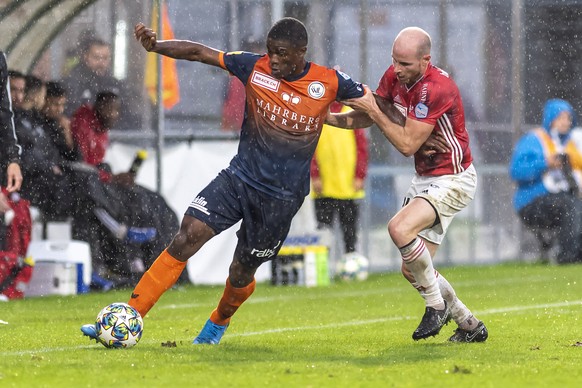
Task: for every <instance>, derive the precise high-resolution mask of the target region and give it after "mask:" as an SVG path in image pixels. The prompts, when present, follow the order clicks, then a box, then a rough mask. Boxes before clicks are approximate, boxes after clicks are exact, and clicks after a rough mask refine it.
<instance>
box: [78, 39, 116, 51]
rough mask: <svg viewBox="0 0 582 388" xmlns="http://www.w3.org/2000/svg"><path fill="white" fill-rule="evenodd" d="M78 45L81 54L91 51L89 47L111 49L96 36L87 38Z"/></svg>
mask: <svg viewBox="0 0 582 388" xmlns="http://www.w3.org/2000/svg"><path fill="white" fill-rule="evenodd" d="M80 44H81V52H82V53H88V52H89V50H91V47H93V46H107V47H111V45H110V44H109V43H108V42H106V41H104V40H103V39H101V38H98V37H96V36H91V37H87V38H86V39H84V40H83V41H82V42H80Z"/></svg>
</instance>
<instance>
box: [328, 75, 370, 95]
mask: <svg viewBox="0 0 582 388" xmlns="http://www.w3.org/2000/svg"><path fill="white" fill-rule="evenodd" d="M335 72H336V75H337V84H338V88H337V97H336V99H337V100H347V99H349V98H358V97H362V96H363V95H364V87H363V86H362V84H361V83H359V82H355V81H354V80H353V79H352V78H351V77H350V76H349V75H347V74H346V73H342V72H341V71H337V70H336V71H335Z"/></svg>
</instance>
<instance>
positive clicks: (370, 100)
mask: <svg viewBox="0 0 582 388" xmlns="http://www.w3.org/2000/svg"><path fill="white" fill-rule="evenodd" d="M363 86H364V92H365V93H364V95H363V96H362V97H359V98H350V99H348V100H343V101H342V103H344V104H345V105H347V106H349V107H350V108H352V109H355V110H359V111H362V112H365V113H367V114H370V112H372V111H374V110H379V108H378V104H376V98H375V97H374V93H373V92H372V89H370V87H369V86H368V85H363Z"/></svg>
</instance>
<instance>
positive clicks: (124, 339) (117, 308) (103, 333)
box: [95, 302, 143, 348]
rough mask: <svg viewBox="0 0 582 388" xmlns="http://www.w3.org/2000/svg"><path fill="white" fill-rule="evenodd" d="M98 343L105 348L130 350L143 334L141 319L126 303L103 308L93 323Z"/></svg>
mask: <svg viewBox="0 0 582 388" xmlns="http://www.w3.org/2000/svg"><path fill="white" fill-rule="evenodd" d="M95 325H96V328H97V334H98V337H99V342H101V343H102V344H103V345H104V346H105V347H106V348H130V347H132V346H135V345H137V343H138V342H139V340H140V338H141V334H142V332H143V319H142V318H141V315H140V314H139V312H138V311H137V310H136V309H134V308H133V307H131V306H130V305H128V304H127V303H121V302H119V303H112V304H110V305H109V306H107V307H105V308H104V309H103V310H101V312H100V313H99V315H97V320H96V322H95Z"/></svg>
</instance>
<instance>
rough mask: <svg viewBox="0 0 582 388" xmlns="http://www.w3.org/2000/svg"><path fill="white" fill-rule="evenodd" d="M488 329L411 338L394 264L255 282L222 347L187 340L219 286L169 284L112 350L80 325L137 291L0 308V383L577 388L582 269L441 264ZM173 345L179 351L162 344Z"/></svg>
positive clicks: (408, 304) (410, 314)
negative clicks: (134, 330)
mask: <svg viewBox="0 0 582 388" xmlns="http://www.w3.org/2000/svg"><path fill="white" fill-rule="evenodd" d="M442 272H443V273H444V274H445V276H446V277H447V278H448V279H449V281H450V282H451V283H452V284H453V285H454V286H455V288H456V291H457V293H458V294H459V296H460V297H461V298H462V300H463V301H464V302H465V303H466V304H467V305H468V306H469V307H471V309H472V310H473V311H474V312H475V314H476V315H477V316H478V318H480V319H482V320H483V321H484V322H485V323H486V325H487V327H488V329H489V332H490V338H489V340H488V341H487V342H486V343H481V344H452V343H448V341H447V338H448V337H449V336H450V335H451V334H452V331H453V330H454V324H453V323H451V324H449V326H447V327H445V328H444V329H443V331H442V332H441V334H440V335H439V336H437V337H435V338H431V339H429V340H424V341H419V342H414V341H412V339H411V337H410V336H411V333H412V331H413V330H414V328H415V327H416V325H417V323H418V321H419V320H420V317H421V315H422V313H423V310H424V308H423V303H422V301H421V299H420V297H419V296H418V295H417V293H416V292H415V291H414V290H413V289H412V288H411V287H410V286H409V285H408V284H407V283H406V282H405V281H404V280H403V279H402V278H401V277H400V275H399V274H392V273H391V274H383V275H374V276H372V277H370V279H369V280H367V281H365V282H359V283H334V284H332V285H331V286H329V287H324V288H310V289H307V288H301V287H273V286H270V285H268V284H260V285H258V287H257V290H256V292H255V294H254V295H253V296H252V298H251V299H250V300H249V301H248V302H247V303H245V305H244V306H243V307H242V308H241V309H240V311H239V312H238V313H237V315H236V316H235V318H233V320H232V323H231V326H230V327H229V329H228V331H227V333H226V334H225V336H224V338H223V340H222V342H221V344H220V345H219V346H194V345H191V344H190V342H191V340H192V338H193V337H194V336H195V335H196V334H197V333H198V330H199V329H200V328H201V327H202V325H203V324H204V322H205V320H206V319H207V317H208V315H209V313H210V311H211V310H212V309H213V308H214V307H215V305H216V303H217V301H218V299H219V297H220V295H221V293H222V287H202V286H188V287H184V288H181V289H176V290H171V291H169V292H167V293H166V294H165V295H164V296H163V297H162V299H161V300H160V301H159V303H158V304H157V305H156V306H155V307H154V309H153V310H152V311H151V312H150V314H148V316H147V317H146V318H145V323H144V327H145V331H144V336H143V338H142V341H141V342H140V343H139V345H138V346H136V347H134V348H131V349H125V350H109V349H105V348H104V347H102V346H101V345H98V344H95V343H94V342H91V343H90V342H89V341H88V340H86V339H85V338H84V337H82V335H81V333H80V331H79V326H80V325H81V324H83V323H88V322H90V321H91V320H93V319H94V318H95V316H96V314H97V313H98V312H99V310H100V309H101V308H102V307H103V306H105V305H107V304H109V303H111V302H116V301H126V300H127V298H128V295H129V292H130V290H125V291H116V292H109V293H94V294H88V295H79V296H72V297H45V298H35V299H29V300H22V301H13V302H9V303H3V304H0V319H1V320H3V321H6V322H8V324H0V386H6V387H11V386H15V387H25V386H26V387H28V386H31V387H32V386H34V387H61V386H62V387H65V386H66V387H73V386H74V387H81V386H83V387H84V386H95V387H97V386H103V385H107V386H113V385H116V386H124V387H125V386H128V387H133V386H136V387H137V386H144V385H146V386H188V387H194V386H204V387H224V386H232V387H260V386H284V387H380V386H395V387H400V386H410V387H418V386H445V385H446V386H463V387H471V386H475V387H477V386H478V387H498V386H512V387H515V386H528V387H532V386H534V387H535V386H549V385H550V384H560V385H562V386H577V385H578V383H579V381H580V379H581V378H582V367H581V365H582V346H580V345H582V328H581V325H580V323H581V322H580V316H581V315H582V265H572V266H563V267H556V266H547V265H537V264H534V265H532V264H504V265H498V266H490V267H489V266H488V267H457V268H448V269H445V270H443V271H442ZM168 342H170V343H173V342H175V344H176V346H175V347H167V346H162V344H167V343H168Z"/></svg>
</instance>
